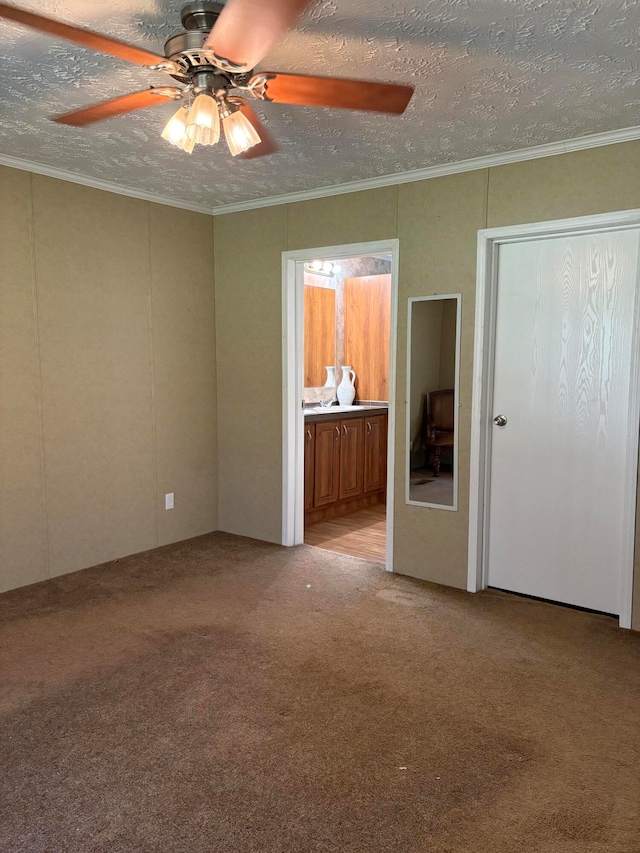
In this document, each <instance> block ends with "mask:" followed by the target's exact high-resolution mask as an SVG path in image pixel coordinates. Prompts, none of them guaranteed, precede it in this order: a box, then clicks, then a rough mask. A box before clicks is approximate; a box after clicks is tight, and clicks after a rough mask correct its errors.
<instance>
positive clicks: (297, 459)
mask: <svg viewBox="0 0 640 853" xmlns="http://www.w3.org/2000/svg"><path fill="white" fill-rule="evenodd" d="M283 263H284V266H283V279H284V281H283V296H284V299H283V314H284V318H283V319H284V326H283V328H284V330H285V336H284V338H285V340H284V431H283V432H284V444H283V458H284V472H283V473H284V500H283V543H284V544H290V545H294V544H301V543H303V542H304V543H306V544H309V545H312V546H315V547H319V548H323V549H326V550H329V551H334V552H338V553H343V554H349V555H351V556H355V557H361V558H364V559H368V560H373V561H375V562H379V563H382V564H384V565H385V567H386V568H387V569H388V570H390V571H391V570H392V560H391V555H392V540H393V529H392V527H393V525H392V518H393V515H392V502H393V489H392V484H393V473H392V472H393V454H392V452H391V448H392V447H393V435H394V416H393V406H392V405H390V401H392V400H393V399H394V394H393V386H394V373H395V369H394V362H395V326H396V310H397V241H395V240H393V241H385V242H379V243H369V244H355V245H349V246H333V247H324V248H319V249H312V250H306V251H302V252H287V253H284V256H283Z"/></svg>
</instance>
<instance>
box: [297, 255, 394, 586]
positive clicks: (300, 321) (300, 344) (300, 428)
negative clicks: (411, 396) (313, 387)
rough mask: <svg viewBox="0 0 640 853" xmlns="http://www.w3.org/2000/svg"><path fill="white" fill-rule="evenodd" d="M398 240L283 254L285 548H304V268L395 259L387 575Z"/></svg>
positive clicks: (389, 550)
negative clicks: (366, 258)
mask: <svg viewBox="0 0 640 853" xmlns="http://www.w3.org/2000/svg"><path fill="white" fill-rule="evenodd" d="M399 248H400V241H399V240H398V239H397V238H394V239H389V240H376V241H373V242H368V243H349V244H345V245H341V246H320V247H315V248H309V249H297V250H295V251H291V252H283V253H282V544H283V545H301V544H302V543H303V542H304V415H303V413H302V406H301V405H300V404H301V401H302V400H303V369H304V275H303V266H302V265H303V264H304V263H305V262H311V261H313V260H315V259H317V258H319V257H320V258H326V259H331V260H337V261H338V260H340V259H342V258H357V257H359V256H361V255H373V254H381V253H385V254H390V255H391V334H390V341H389V412H388V431H387V536H386V561H385V568H386V570H387V571H389V572H392V571H393V504H394V481H395V477H394V471H395V425H396V415H395V395H396V361H397V353H396V349H397V336H398V329H397V326H398V255H399Z"/></svg>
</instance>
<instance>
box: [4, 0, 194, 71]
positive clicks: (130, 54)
mask: <svg viewBox="0 0 640 853" xmlns="http://www.w3.org/2000/svg"><path fill="white" fill-rule="evenodd" d="M0 18H6V19H7V20H9V21H15V22H16V23H17V24H24V25H25V26H27V27H31V28H32V29H34V30H38V31H39V32H41V33H47V34H48V35H50V36H54V37H56V38H61V39H66V40H67V41H71V42H73V43H74V44H79V45H82V47H90V48H91V49H92V50H97V51H100V52H101V53H108V54H110V55H111V56H117V57H118V58H119V59H124V60H126V61H127V62H133V63H134V64H135V65H143V66H145V67H156V66H160V70H162V71H171V73H174V71H175V72H176V73H179V72H180V67H179V66H178V65H177V64H176V63H175V62H173V61H172V60H170V59H167V58H166V57H164V56H160V55H159V54H156V53H151V52H150V51H148V50H143V49H142V48H139V47H134V46H133V45H130V44H125V43H124V42H122V41H116V39H112V38H109V36H103V35H100V33H94V32H92V31H91V30H85V29H83V28H82V27H74V26H73V25H71V24H65V23H64V22H63V21H56V20H55V19H54V18H47V17H45V16H44V15H38V14H36V13H35V12H29V11H27V10H26V9H20V8H19V7H18V6H12V5H10V4H9V3H0Z"/></svg>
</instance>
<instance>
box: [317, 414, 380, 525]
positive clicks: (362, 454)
mask: <svg viewBox="0 0 640 853" xmlns="http://www.w3.org/2000/svg"><path fill="white" fill-rule="evenodd" d="M326 417H327V416H326V415H323V416H315V418H314V422H313V423H310V422H308V421H307V422H305V448H304V476H305V481H304V498H305V499H304V509H305V523H306V524H313V523H315V522H317V521H322V520H324V519H327V518H335V517H338V516H340V515H347V514H348V513H349V512H354V511H356V510H358V509H363V508H364V507H366V506H373V505H374V504H376V503H381V502H384V493H385V486H386V473H387V415H386V414H375V415H365V413H364V412H363V414H360V413H357V414H355V415H352V416H347V417H344V418H340V419H334V418H332V419H331V420H326Z"/></svg>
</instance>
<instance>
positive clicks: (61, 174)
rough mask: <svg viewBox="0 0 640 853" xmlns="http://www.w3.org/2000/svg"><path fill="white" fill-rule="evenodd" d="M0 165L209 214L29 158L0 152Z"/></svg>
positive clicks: (198, 206) (179, 201)
mask: <svg viewBox="0 0 640 853" xmlns="http://www.w3.org/2000/svg"><path fill="white" fill-rule="evenodd" d="M0 166H9V167H10V168H12V169H22V170H23V171H24V172H34V173H35V174H36V175H46V177H48V178H58V180H60V181H69V182H70V183H72V184H81V185H82V186H84V187H92V188H93V189H94V190H105V191H106V192H108V193H117V194H118V195H126V196H130V197H131V198H139V199H142V200H143V201H152V202H154V203H155V204H166V205H168V206H169V207H179V208H181V209H182V210H192V211H194V212H195V213H206V214H208V215H209V216H211V208H210V207H207V206H206V205H204V204H192V203H191V202H189V201H183V200H182V199H179V198H170V197H169V196H163V195H158V194H156V193H149V192H145V190H136V189H133V188H132V187H125V186H122V185H120V184H114V183H112V182H111V181H103V180H101V179H100V178H91V177H89V176H88V175H80V174H78V173H77V172H68V171H66V170H65V169H59V168H57V167H56V166H45V165H44V164H43V163H32V162H31V161H29V160H21V159H20V158H19V157H10V156H9V155H8V154H0Z"/></svg>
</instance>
